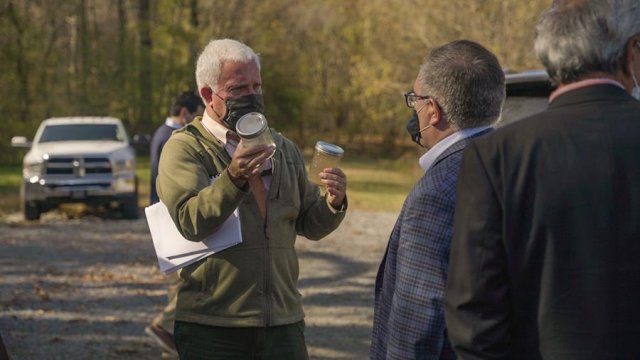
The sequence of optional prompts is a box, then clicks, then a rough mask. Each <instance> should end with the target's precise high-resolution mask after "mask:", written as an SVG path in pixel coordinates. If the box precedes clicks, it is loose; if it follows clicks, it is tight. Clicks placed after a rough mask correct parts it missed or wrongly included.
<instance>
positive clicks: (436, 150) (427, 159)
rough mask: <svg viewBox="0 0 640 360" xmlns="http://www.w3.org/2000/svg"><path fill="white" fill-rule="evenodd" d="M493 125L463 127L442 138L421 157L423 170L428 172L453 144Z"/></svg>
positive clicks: (420, 161)
mask: <svg viewBox="0 0 640 360" xmlns="http://www.w3.org/2000/svg"><path fill="white" fill-rule="evenodd" d="M490 127H491V126H479V127H474V128H468V129H462V130H458V131H456V132H454V133H453V134H451V135H449V136H447V137H446V138H444V139H442V140H440V141H439V142H438V143H437V144H435V145H434V146H433V147H432V148H431V149H429V151H427V152H426V153H425V154H424V155H422V156H421V157H420V160H418V162H419V163H420V167H421V168H422V170H424V171H425V172H427V170H429V169H430V168H431V166H433V164H434V163H435V161H436V160H437V159H438V157H439V156H440V155H442V154H443V153H444V152H445V151H446V150H447V149H448V148H450V147H451V145H453V144H455V143H457V142H458V141H460V140H462V139H466V138H468V137H471V136H473V135H475V134H477V133H479V132H481V131H484V130H487V129H489V128H490Z"/></svg>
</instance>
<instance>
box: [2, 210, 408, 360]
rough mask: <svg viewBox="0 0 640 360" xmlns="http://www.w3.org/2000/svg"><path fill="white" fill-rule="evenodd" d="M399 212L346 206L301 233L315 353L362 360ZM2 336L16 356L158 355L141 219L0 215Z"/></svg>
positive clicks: (147, 240) (158, 298)
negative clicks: (325, 227) (341, 214)
mask: <svg viewBox="0 0 640 360" xmlns="http://www.w3.org/2000/svg"><path fill="white" fill-rule="evenodd" d="M396 215H397V214H395V213H370V212H356V211H354V212H348V213H347V217H346V219H345V221H344V222H343V223H342V225H341V226H340V228H339V229H338V230H336V231H335V232H334V233H333V234H331V235H330V236H328V237H327V238H325V239H323V240H321V241H319V242H314V241H308V240H306V239H302V238H301V239H299V241H298V243H297V248H298V250H299V256H300V266H301V278H300V289H301V292H302V294H303V299H304V304H305V311H306V314H307V317H306V323H307V330H306V337H307V345H308V348H309V354H310V356H311V358H312V359H366V358H368V348H369V341H370V334H371V322H372V315H373V283H374V280H375V274H376V271H377V266H378V263H379V261H380V259H381V258H382V254H383V252H384V249H385V247H386V242H387V237H388V235H389V233H390V232H391V228H392V227H393V223H394V221H395V218H396ZM0 269H1V270H0V274H1V275H0V333H1V334H2V338H3V339H4V342H5V345H6V346H7V348H8V351H9V355H10V357H11V359H12V360H21V359H34V360H35V359H38V360H39V359H65V360H67V359H158V358H161V351H160V350H159V348H158V347H157V346H156V345H155V343H154V342H153V340H151V339H150V338H148V337H147V336H146V335H145V334H144V331H143V329H144V327H145V326H146V325H147V324H148V323H149V321H150V320H151V319H152V318H153V316H155V314H156V313H157V312H158V311H159V310H160V309H161V308H162V307H163V306H164V304H165V297H166V293H165V279H164V276H163V275H162V274H161V273H160V272H159V271H158V268H157V263H156V260H155V256H154V252H153V246H152V243H151V237H150V235H149V230H148V228H147V223H146V221H145V220H143V219H141V220H136V221H130V220H118V219H113V218H109V217H108V216H106V217H105V216H94V215H85V216H81V217H79V218H71V219H70V218H68V216H67V215H65V214H64V213H60V212H50V213H46V214H44V215H43V218H42V219H41V220H40V221H38V222H23V221H22V220H21V217H20V215H19V214H5V215H3V216H2V217H0Z"/></svg>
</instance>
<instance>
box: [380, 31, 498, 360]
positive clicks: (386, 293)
mask: <svg viewBox="0 0 640 360" xmlns="http://www.w3.org/2000/svg"><path fill="white" fill-rule="evenodd" d="M504 81H505V77H504V73H503V71H502V69H501V67H500V64H499V63H498V60H497V59H496V57H495V56H494V55H493V54H492V53H491V52H489V51H488V50H487V49H485V48H484V47H482V46H481V45H479V44H477V43H474V42H471V41H466V40H459V41H454V42H451V43H448V44H446V45H444V46H441V47H439V48H437V49H434V50H432V51H431V52H430V53H429V54H428V55H427V57H426V60H425V62H424V63H423V64H422V66H421V68H420V71H419V72H418V76H417V78H416V80H415V83H414V85H413V91H411V92H409V93H407V94H405V101H406V104H407V106H408V107H409V108H411V109H413V117H412V118H411V120H410V121H409V124H408V125H407V130H408V131H409V134H410V135H411V139H412V140H413V141H414V142H416V143H417V144H418V145H420V146H422V147H424V148H425V149H427V152H426V153H425V154H424V155H423V156H422V157H421V158H420V160H419V163H420V166H421V167H422V169H423V170H424V171H425V174H424V176H422V178H421V179H420V180H419V181H418V182H417V183H416V184H415V186H414V187H413V189H412V190H411V192H410V193H409V195H408V196H407V199H406V200H405V203H404V205H403V207H402V211H401V212H400V215H399V217H398V220H397V222H396V225H395V227H394V229H393V231H392V233H391V236H390V238H389V243H388V245H387V250H386V253H385V255H384V258H383V259H382V263H381V264H380V268H379V270H378V275H377V278H376V285H375V313H374V323H373V338H372V344H371V358H372V359H403V360H404V359H454V358H455V354H454V353H453V351H452V349H451V345H450V344H449V341H448V340H447V332H446V329H445V324H444V309H443V305H442V300H443V295H444V288H445V284H446V281H447V264H448V256H449V246H450V241H451V232H452V228H453V214H454V208H455V201H456V181H457V178H458V170H459V168H460V160H461V157H462V150H463V149H464V147H465V146H466V145H467V143H468V142H469V139H470V138H473V137H477V136H480V135H482V134H484V133H487V132H489V131H490V129H491V125H492V124H493V123H494V122H496V121H497V120H498V118H499V116H500V112H501V110H502V105H503V103H504V98H505V83H504Z"/></svg>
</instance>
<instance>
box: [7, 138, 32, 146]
mask: <svg viewBox="0 0 640 360" xmlns="http://www.w3.org/2000/svg"><path fill="white" fill-rule="evenodd" d="M11 146H12V147H15V148H30V147H31V141H28V140H27V138H26V137H24V136H14V137H12V138H11Z"/></svg>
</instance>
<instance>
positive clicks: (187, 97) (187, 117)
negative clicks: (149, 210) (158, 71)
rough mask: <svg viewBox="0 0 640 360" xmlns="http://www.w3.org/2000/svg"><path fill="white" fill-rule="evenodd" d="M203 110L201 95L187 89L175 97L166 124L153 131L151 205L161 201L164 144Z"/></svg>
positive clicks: (150, 161) (150, 160)
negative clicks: (159, 186)
mask: <svg viewBox="0 0 640 360" xmlns="http://www.w3.org/2000/svg"><path fill="white" fill-rule="evenodd" d="M203 112H204V106H203V104H202V100H201V99H200V97H199V96H198V95H197V94H196V93H195V92H193V91H185V92H183V93H181V94H180V95H179V96H178V97H177V98H176V99H175V102H174V103H173V106H172V107H171V113H170V114H169V117H167V119H166V120H165V122H164V124H162V125H160V126H159V127H158V128H157V129H156V131H155V132H154V133H153V137H152V138H151V151H150V155H149V157H150V159H149V163H150V167H151V177H150V180H151V182H150V185H151V187H150V189H151V192H150V202H149V204H150V205H153V204H155V203H157V202H158V201H160V200H159V199H158V192H157V190H156V178H157V177H158V164H159V163H160V154H161V153H162V148H163V147H164V144H165V143H166V142H167V140H169V137H170V136H171V133H173V131H174V130H177V129H180V128H181V127H183V126H185V125H186V124H188V123H189V122H191V120H192V119H193V118H194V117H196V116H200V115H202V113H203Z"/></svg>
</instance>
